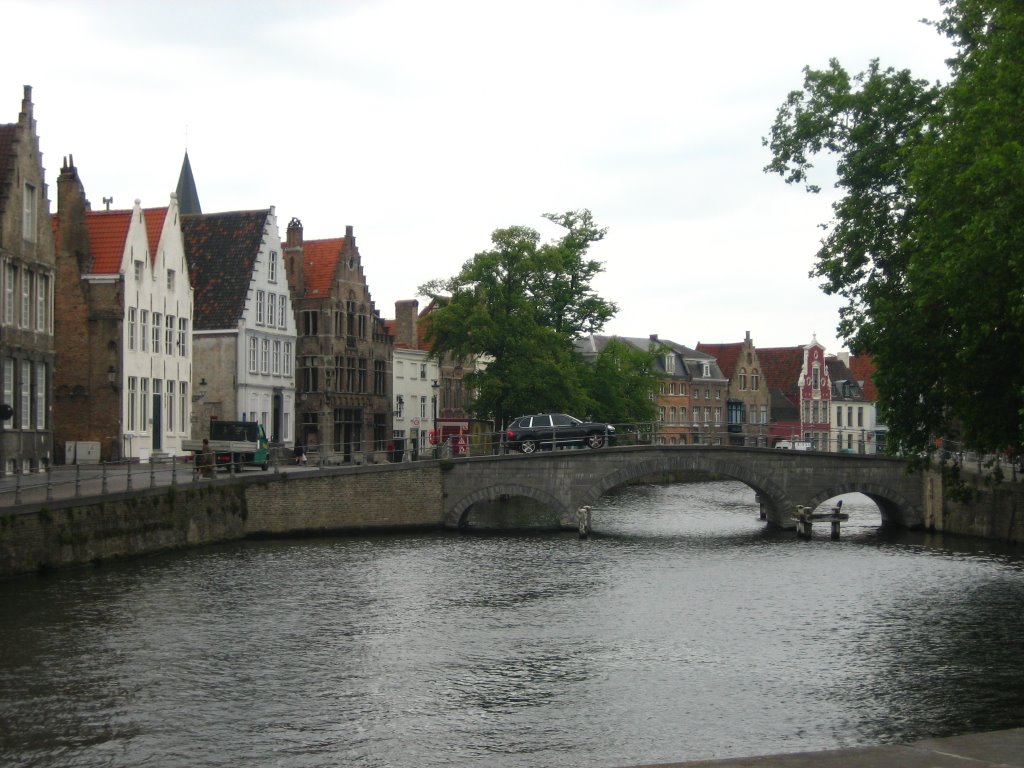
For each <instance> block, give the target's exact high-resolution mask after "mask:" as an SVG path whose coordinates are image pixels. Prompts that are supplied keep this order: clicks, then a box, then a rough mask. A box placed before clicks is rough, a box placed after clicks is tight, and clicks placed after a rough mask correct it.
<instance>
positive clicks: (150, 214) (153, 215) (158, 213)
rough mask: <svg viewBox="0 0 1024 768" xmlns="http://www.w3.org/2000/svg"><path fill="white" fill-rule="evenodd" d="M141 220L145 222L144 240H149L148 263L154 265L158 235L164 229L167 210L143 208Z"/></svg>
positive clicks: (158, 242)
mask: <svg viewBox="0 0 1024 768" xmlns="http://www.w3.org/2000/svg"><path fill="white" fill-rule="evenodd" d="M142 214H143V218H144V219H145V220H146V238H147V239H148V240H149V259H150V263H152V264H155V263H156V250H157V246H159V245H160V233H161V232H162V231H163V229H164V219H166V218H167V208H144V209H143V210H142Z"/></svg>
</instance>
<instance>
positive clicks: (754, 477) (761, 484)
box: [583, 453, 796, 527]
mask: <svg viewBox="0 0 1024 768" xmlns="http://www.w3.org/2000/svg"><path fill="white" fill-rule="evenodd" d="M687 470H689V471H702V472H711V473H714V474H717V475H723V476H726V477H730V478H732V479H735V480H738V481H739V482H741V483H743V484H744V485H746V486H748V487H750V488H752V489H753V490H754V492H755V493H757V494H758V496H759V497H760V500H761V503H763V504H764V505H765V507H766V512H767V516H768V519H769V521H770V522H772V523H774V524H776V525H780V526H784V527H785V526H787V525H788V524H789V523H788V522H787V521H786V520H784V519H783V517H788V516H789V514H791V513H792V512H793V511H794V510H795V509H796V505H795V504H794V503H793V500H792V499H790V497H789V495H788V494H787V493H786V492H785V491H784V490H782V488H780V487H779V485H778V484H777V483H775V482H774V481H772V479H771V478H769V477H768V476H766V475H764V474H762V473H759V472H756V471H754V470H752V469H751V468H750V467H749V466H746V465H743V464H738V463H736V462H732V461H728V460H721V459H718V458H713V457H711V456H708V455H707V454H701V453H685V454H676V455H668V456H665V455H661V456H654V457H651V458H650V459H646V458H645V459H642V460H640V461H634V462H632V463H630V464H629V465H627V466H622V467H620V468H618V469H617V470H616V471H614V472H611V473H609V474H607V475H605V476H603V477H601V478H599V479H598V480H597V482H596V483H594V485H593V488H592V489H591V490H590V491H589V492H588V493H587V494H586V499H585V501H584V502H583V503H584V504H587V505H591V506H592V505H593V504H594V502H595V501H597V499H599V498H600V497H601V496H603V495H604V494H606V493H607V492H608V491H610V490H612V489H614V488H618V487H619V486H622V485H625V484H627V483H630V482H632V481H634V480H639V479H640V478H643V477H647V476H650V475H652V474H657V473H660V472H673V471H687Z"/></svg>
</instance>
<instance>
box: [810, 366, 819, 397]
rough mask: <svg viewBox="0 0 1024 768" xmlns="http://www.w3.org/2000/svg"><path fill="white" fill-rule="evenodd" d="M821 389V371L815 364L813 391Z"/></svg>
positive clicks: (812, 382) (812, 381)
mask: <svg viewBox="0 0 1024 768" xmlns="http://www.w3.org/2000/svg"><path fill="white" fill-rule="evenodd" d="M820 388H821V370H820V369H819V368H818V364H817V363H815V364H814V367H813V368H812V369H811V389H813V390H815V391H817V390H818V389H820Z"/></svg>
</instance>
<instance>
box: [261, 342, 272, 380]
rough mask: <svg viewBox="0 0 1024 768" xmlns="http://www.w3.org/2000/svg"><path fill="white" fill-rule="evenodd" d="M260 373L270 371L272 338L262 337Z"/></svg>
mask: <svg viewBox="0 0 1024 768" xmlns="http://www.w3.org/2000/svg"><path fill="white" fill-rule="evenodd" d="M260 373H262V374H264V375H266V374H269V373H270V339H260Z"/></svg>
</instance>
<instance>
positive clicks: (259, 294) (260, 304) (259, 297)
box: [256, 291, 267, 325]
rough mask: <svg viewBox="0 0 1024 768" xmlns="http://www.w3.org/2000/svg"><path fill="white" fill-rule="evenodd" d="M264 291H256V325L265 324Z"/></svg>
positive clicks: (265, 295)
mask: <svg viewBox="0 0 1024 768" xmlns="http://www.w3.org/2000/svg"><path fill="white" fill-rule="evenodd" d="M266 304H267V293H266V291H256V325H265V324H266Z"/></svg>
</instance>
